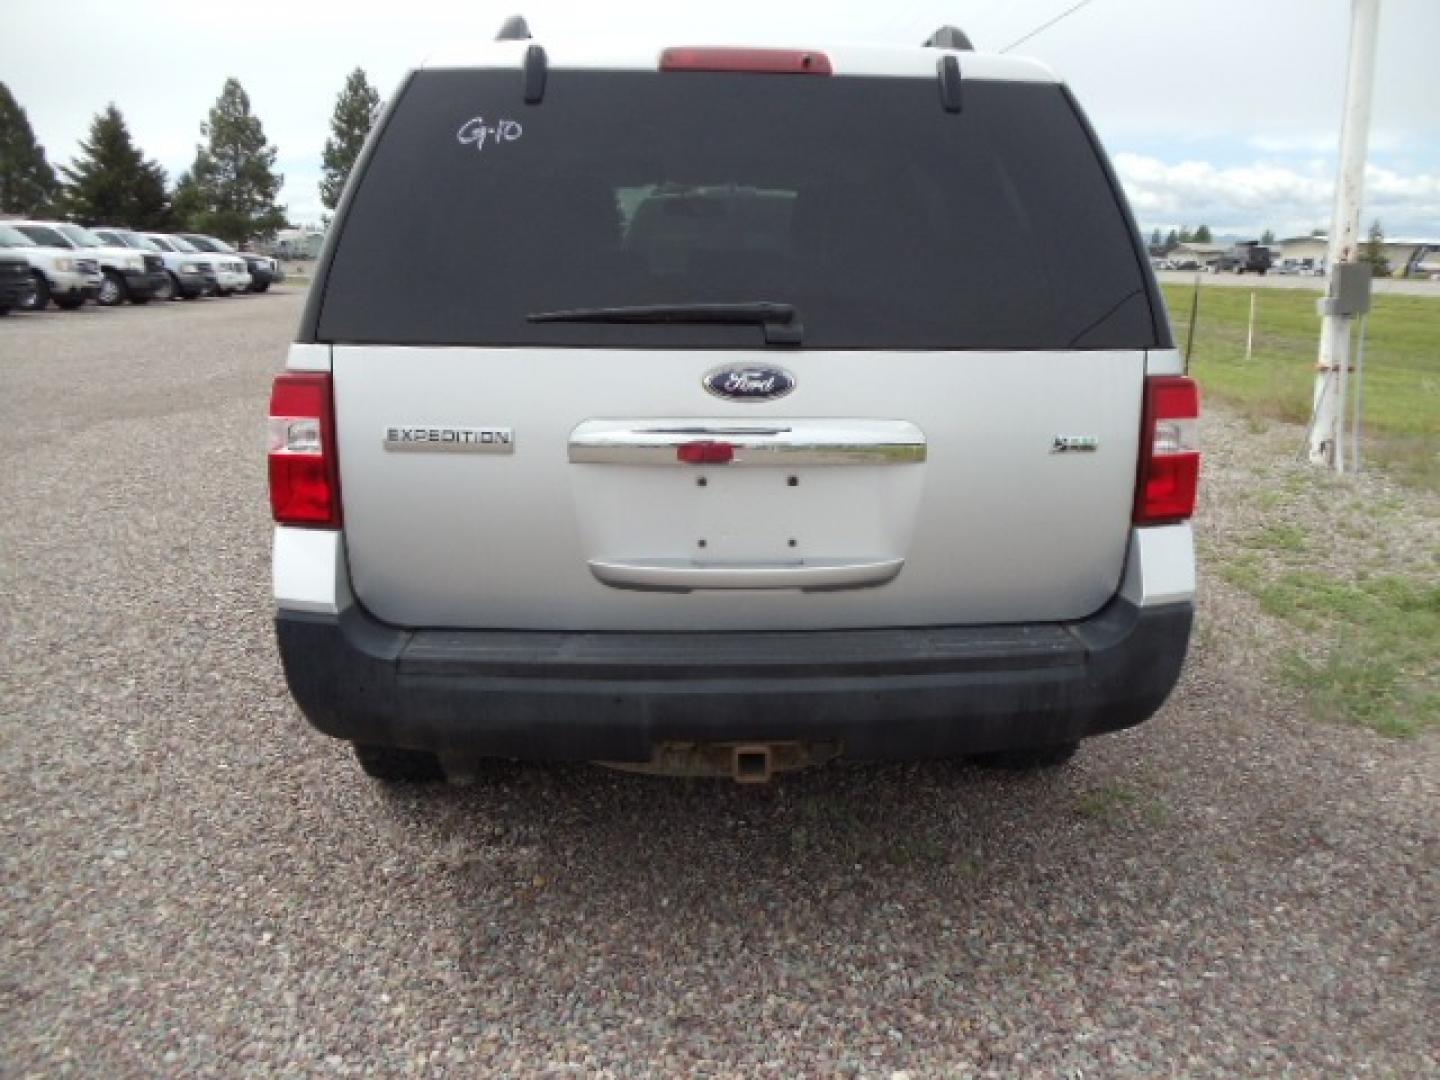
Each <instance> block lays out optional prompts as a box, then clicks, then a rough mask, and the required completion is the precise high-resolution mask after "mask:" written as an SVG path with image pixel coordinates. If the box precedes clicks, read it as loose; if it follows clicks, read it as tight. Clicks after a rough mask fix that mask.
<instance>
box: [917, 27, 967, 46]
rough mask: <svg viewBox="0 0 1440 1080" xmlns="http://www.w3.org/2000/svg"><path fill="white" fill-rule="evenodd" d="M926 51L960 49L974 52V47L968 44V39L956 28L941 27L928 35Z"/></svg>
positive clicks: (962, 31)
mask: <svg viewBox="0 0 1440 1080" xmlns="http://www.w3.org/2000/svg"><path fill="white" fill-rule="evenodd" d="M925 47H926V48H927V49H960V50H962V51H964V52H974V51H975V46H974V45H971V44H970V38H969V36H968V35H967V34H966V33H965V31H964V30H961V29H960V28H959V27H958V26H942V27H940V29H939V30H936V31H935V32H934V33H933V34H931V35H930V38H929V40H927V41H926V42H925Z"/></svg>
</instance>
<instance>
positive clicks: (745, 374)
mask: <svg viewBox="0 0 1440 1080" xmlns="http://www.w3.org/2000/svg"><path fill="white" fill-rule="evenodd" d="M702 383H703V385H704V387H705V389H706V390H708V391H710V393H712V394H714V395H715V396H716V397H722V398H729V399H730V400H731V401H774V400H775V399H776V398H782V397H784V396H785V395H786V394H788V393H790V391H791V390H794V389H795V376H794V375H791V374H790V372H788V371H786V370H785V369H784V368H781V367H771V366H769V365H768V364H726V365H725V366H724V367H718V368H715V369H714V370H712V371H708V372H706V373H705V378H704V379H703V380H702Z"/></svg>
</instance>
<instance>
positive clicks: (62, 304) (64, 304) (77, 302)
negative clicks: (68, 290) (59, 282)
mask: <svg viewBox="0 0 1440 1080" xmlns="http://www.w3.org/2000/svg"><path fill="white" fill-rule="evenodd" d="M84 303H85V297H83V296H67V297H65V298H64V299H63V300H56V301H55V306H56V307H58V308H59V309H60V310H61V311H79V310H80V308H81V307H82V306H83V305H84Z"/></svg>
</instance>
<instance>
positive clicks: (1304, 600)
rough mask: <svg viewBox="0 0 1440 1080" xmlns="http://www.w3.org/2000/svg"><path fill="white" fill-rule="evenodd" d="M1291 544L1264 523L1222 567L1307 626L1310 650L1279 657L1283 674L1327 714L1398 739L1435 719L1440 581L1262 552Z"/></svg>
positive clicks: (1275, 611)
mask: <svg viewBox="0 0 1440 1080" xmlns="http://www.w3.org/2000/svg"><path fill="white" fill-rule="evenodd" d="M1292 543H1293V538H1292V536H1291V534H1290V532H1289V531H1288V530H1287V527H1285V526H1267V527H1265V528H1262V529H1260V530H1258V531H1257V532H1256V533H1255V534H1253V536H1252V537H1250V539H1249V541H1248V542H1247V543H1246V544H1245V547H1247V548H1249V549H1251V550H1249V551H1247V552H1245V553H1243V554H1241V555H1239V556H1238V557H1236V558H1233V559H1232V560H1230V561H1229V562H1228V563H1225V564H1223V565H1222V567H1221V573H1222V574H1223V575H1224V577H1225V578H1226V580H1228V581H1229V582H1230V583H1231V584H1233V585H1237V586H1239V587H1240V588H1242V589H1244V590H1245V591H1246V592H1248V593H1250V594H1251V595H1252V596H1254V597H1255V598H1256V599H1257V600H1258V601H1259V603H1260V607H1261V609H1262V610H1263V611H1265V612H1266V613H1267V614H1270V615H1273V616H1276V617H1277V618H1281V619H1285V620H1286V621H1288V622H1290V623H1292V624H1294V625H1295V626H1297V627H1299V628H1300V629H1302V630H1303V631H1305V635H1306V639H1307V643H1308V644H1307V648H1306V649H1305V650H1303V651H1302V650H1300V649H1290V650H1287V651H1286V652H1285V653H1284V654H1283V655H1282V656H1281V657H1280V671H1281V674H1282V676H1283V677H1284V678H1285V679H1286V681H1288V682H1289V683H1290V684H1291V685H1293V686H1295V687H1297V688H1298V689H1300V690H1302V691H1303V692H1304V693H1305V694H1306V696H1307V697H1308V698H1309V700H1310V702H1311V705H1312V707H1313V708H1314V711H1315V712H1317V713H1318V714H1319V715H1320V716H1322V717H1323V718H1325V719H1329V720H1335V721H1342V722H1348V723H1358V724H1361V725H1363V726H1365V727H1368V728H1371V729H1373V730H1375V731H1378V732H1380V733H1381V734H1384V735H1391V736H1397V737H1404V736H1409V735H1414V734H1417V733H1418V732H1420V731H1423V730H1425V729H1426V728H1431V727H1437V726H1440V584H1436V583H1435V582H1434V580H1433V579H1432V580H1430V581H1425V580H1420V579H1416V578H1410V577H1399V576H1396V575H1391V574H1387V575H1381V576H1375V577H1369V576H1366V575H1364V574H1363V573H1362V574H1360V575H1359V576H1358V577H1357V578H1356V580H1353V581H1342V580H1338V579H1336V578H1335V577H1334V576H1332V575H1329V574H1326V573H1323V572H1320V571H1317V570H1309V569H1304V568H1303V567H1301V566H1298V565H1295V564H1293V563H1292V564H1291V565H1290V566H1289V568H1286V569H1280V570H1277V569H1276V567H1275V566H1274V565H1273V564H1271V563H1267V562H1266V560H1264V559H1263V558H1262V557H1261V556H1260V554H1259V552H1260V551H1267V550H1268V551H1271V552H1275V551H1279V552H1281V553H1294V552H1297V551H1303V545H1301V546H1299V547H1296V546H1292ZM1282 565H1283V564H1282Z"/></svg>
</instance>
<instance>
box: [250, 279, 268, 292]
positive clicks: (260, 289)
mask: <svg viewBox="0 0 1440 1080" xmlns="http://www.w3.org/2000/svg"><path fill="white" fill-rule="evenodd" d="M269 288H270V282H268V281H267V282H265V284H264V285H256V286H255V288H254V289H252V290H251V292H265V291H266V290H267V289H269Z"/></svg>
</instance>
